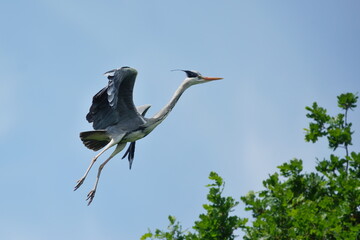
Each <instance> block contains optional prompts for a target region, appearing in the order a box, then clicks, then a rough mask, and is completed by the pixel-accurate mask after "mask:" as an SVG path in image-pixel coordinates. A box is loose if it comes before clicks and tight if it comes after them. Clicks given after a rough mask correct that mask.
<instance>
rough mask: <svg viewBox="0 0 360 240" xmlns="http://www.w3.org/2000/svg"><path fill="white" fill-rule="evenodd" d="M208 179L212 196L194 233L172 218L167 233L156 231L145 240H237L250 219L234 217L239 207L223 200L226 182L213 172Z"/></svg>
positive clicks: (209, 196) (233, 202)
mask: <svg viewBox="0 0 360 240" xmlns="http://www.w3.org/2000/svg"><path fill="white" fill-rule="evenodd" d="M209 179H210V180H212V181H213V183H212V184H209V185H207V186H206V187H208V188H209V193H208V195H207V199H208V201H209V204H204V205H203V208H204V209H205V211H206V213H204V214H200V216H199V220H198V221H196V222H195V224H194V226H193V227H192V228H193V231H188V230H185V231H183V230H182V227H181V225H180V224H179V222H177V221H176V219H175V217H173V216H169V221H170V224H169V226H168V231H161V230H159V229H156V230H155V232H154V233H152V232H151V231H149V232H148V233H146V234H144V235H143V236H142V237H141V240H145V239H166V240H200V239H207V240H224V239H229V240H232V239H235V237H236V236H235V234H234V231H235V230H236V229H238V228H241V227H245V223H246V222H247V219H241V218H239V217H237V216H231V215H230V213H231V212H232V211H233V209H234V207H235V206H237V205H238V204H239V202H237V201H235V199H234V198H232V197H224V196H222V192H223V190H224V187H225V183H224V181H223V179H222V178H221V177H220V176H219V175H218V174H217V173H215V172H211V173H210V175H209Z"/></svg>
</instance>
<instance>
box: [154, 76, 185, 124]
mask: <svg viewBox="0 0 360 240" xmlns="http://www.w3.org/2000/svg"><path fill="white" fill-rule="evenodd" d="M190 86H191V83H189V82H188V81H186V80H185V81H184V82H183V83H182V84H181V85H180V86H179V87H178V89H177V90H176V91H175V93H174V95H173V96H172V98H171V100H170V102H169V103H168V104H166V105H165V106H164V107H163V108H162V109H161V110H160V111H159V112H158V113H156V114H155V115H154V116H153V117H152V119H153V120H154V121H155V122H156V123H158V124H159V123H160V122H162V121H163V120H164V119H165V118H166V117H167V116H168V115H169V113H170V112H171V110H172V109H173V108H174V106H175V104H176V103H177V101H179V99H180V97H181V95H182V94H183V93H184V92H185V90H186V89H188V88H189V87H190Z"/></svg>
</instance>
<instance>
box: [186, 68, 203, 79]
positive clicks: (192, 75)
mask: <svg viewBox="0 0 360 240" xmlns="http://www.w3.org/2000/svg"><path fill="white" fill-rule="evenodd" d="M184 72H185V73H186V76H187V77H189V78H193V77H198V76H199V74H198V73H196V72H193V71H189V70H184Z"/></svg>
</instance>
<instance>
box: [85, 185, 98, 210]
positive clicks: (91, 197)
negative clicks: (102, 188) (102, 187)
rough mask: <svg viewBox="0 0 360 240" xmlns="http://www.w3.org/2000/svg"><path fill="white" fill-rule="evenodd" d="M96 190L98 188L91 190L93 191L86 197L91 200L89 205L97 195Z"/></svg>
mask: <svg viewBox="0 0 360 240" xmlns="http://www.w3.org/2000/svg"><path fill="white" fill-rule="evenodd" d="M95 192H96V190H95V189H93V190H91V191H90V192H89V193H88V195H87V198H86V201H89V202H88V206H89V205H90V203H91V202H92V201H93V199H94V197H95Z"/></svg>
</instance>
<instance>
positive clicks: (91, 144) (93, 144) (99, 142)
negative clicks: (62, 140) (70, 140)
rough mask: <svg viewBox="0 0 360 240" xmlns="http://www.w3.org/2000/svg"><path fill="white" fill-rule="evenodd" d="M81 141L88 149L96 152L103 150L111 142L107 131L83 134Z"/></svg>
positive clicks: (81, 134)
mask: <svg viewBox="0 0 360 240" xmlns="http://www.w3.org/2000/svg"><path fill="white" fill-rule="evenodd" d="M80 139H81V141H82V142H83V143H84V145H85V146H86V147H87V148H89V149H91V150H94V151H98V150H100V149H102V148H103V147H105V146H106V144H108V143H109V142H110V140H111V139H110V137H109V136H108V134H107V133H106V131H105V130H97V131H87V132H81V133H80Z"/></svg>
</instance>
